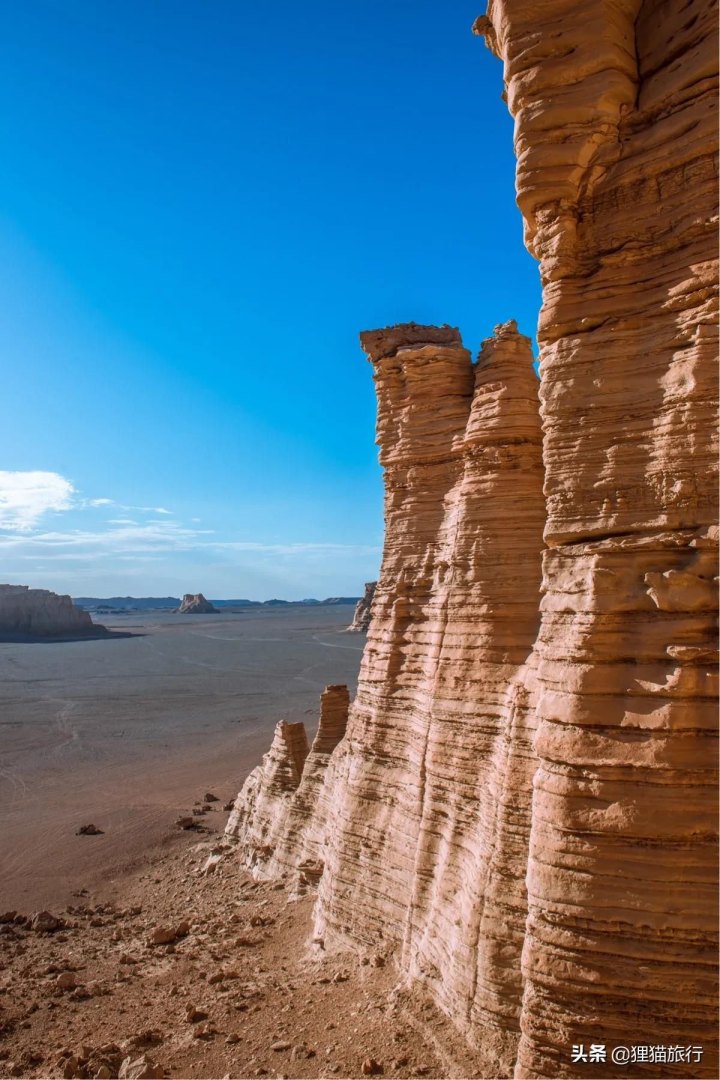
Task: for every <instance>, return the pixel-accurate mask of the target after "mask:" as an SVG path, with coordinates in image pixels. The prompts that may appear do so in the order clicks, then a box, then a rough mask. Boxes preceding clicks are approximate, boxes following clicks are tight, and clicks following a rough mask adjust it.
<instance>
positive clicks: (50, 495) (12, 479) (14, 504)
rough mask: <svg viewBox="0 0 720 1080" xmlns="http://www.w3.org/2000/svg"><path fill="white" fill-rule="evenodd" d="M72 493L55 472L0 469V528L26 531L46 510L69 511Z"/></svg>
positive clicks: (71, 489)
mask: <svg viewBox="0 0 720 1080" xmlns="http://www.w3.org/2000/svg"><path fill="white" fill-rule="evenodd" d="M75 494H76V491H75V487H74V486H73V484H72V483H71V482H70V481H69V480H66V479H65V477H64V476H60V474H59V473H56V472H41V471H39V470H33V471H28V472H9V471H4V470H0V528H3V529H17V530H19V531H21V532H26V531H28V530H30V529H32V528H34V527H35V525H36V524H37V522H38V521H39V520H40V518H41V517H42V516H43V514H47V513H48V512H50V511H58V510H69V509H70V507H71V506H72V504H73V497H74V496H75Z"/></svg>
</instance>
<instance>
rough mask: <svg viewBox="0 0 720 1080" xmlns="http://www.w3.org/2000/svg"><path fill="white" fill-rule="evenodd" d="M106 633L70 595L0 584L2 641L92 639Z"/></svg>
mask: <svg viewBox="0 0 720 1080" xmlns="http://www.w3.org/2000/svg"><path fill="white" fill-rule="evenodd" d="M105 632H106V631H105V627H104V626H99V625H98V624H96V623H94V622H93V621H92V619H91V617H90V615H88V613H87V612H86V611H81V610H80V608H78V607H75V605H74V604H73V602H72V599H71V598H70V597H69V596H61V595H59V594H58V593H54V592H51V591H50V590H49V589H31V588H30V587H29V586H28V585H0V639H3V638H4V639H12V638H15V637H29V638H56V637H72V636H75V635H79V636H87V637H91V636H92V635H97V636H100V635H102V634H104V633H105Z"/></svg>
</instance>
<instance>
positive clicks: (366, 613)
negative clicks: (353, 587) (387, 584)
mask: <svg viewBox="0 0 720 1080" xmlns="http://www.w3.org/2000/svg"><path fill="white" fill-rule="evenodd" d="M376 588H377V581H366V582H365V592H364V593H363V596H362V598H361V599H360V600H358V602H357V605H356V607H355V613H354V615H353V621H352V622H351V623H350V625H349V626H348V630H350V631H353V632H357V633H359V634H364V633H366V632H367V629H368V627H369V626H370V619H371V618H372V602H373V599H374V597H375V589H376Z"/></svg>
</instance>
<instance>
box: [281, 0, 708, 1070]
mask: <svg viewBox="0 0 720 1080" xmlns="http://www.w3.org/2000/svg"><path fill="white" fill-rule="evenodd" d="M713 26H714V17H713V5H712V4H711V3H709V2H708V0H689V2H683V3H682V4H672V3H669V2H668V0H645V2H641V0H616V2H614V3H612V4H605V3H601V4H597V3H592V4H590V3H581V4H574V3H570V0H550V2H548V3H544V4H542V5H538V4H528V3H527V2H526V0H492V2H491V4H490V8H489V10H488V15H487V16H486V17H484V18H483V19H481V20H479V21H478V24H477V30H478V32H480V33H483V34H484V35H485V37H486V40H487V42H488V44H489V45H490V46H491V48H492V49H493V50H494V51H495V52H496V53H497V55H499V56H500V57H501V58H502V60H503V62H504V72H505V86H506V93H507V100H508V105H509V108H510V110H511V112H512V113H513V115H514V117H515V121H516V129H515V132H516V133H515V139H516V150H517V155H518V170H517V190H518V203H519V206H520V209H521V211H522V214H523V218H524V221H525V235H526V242H527V244H528V247H529V248H530V250H531V252H532V253H533V254H534V255H535V256H536V257H537V258H538V260H539V262H540V269H541V274H542V280H543V306H542V310H541V313H540V321H539V332H538V340H539V344H540V361H541V372H542V380H541V383H540V402H541V414H542V423H543V432H544V438H543V440H542V462H543V464H544V474H545V479H544V491H545V500H543V496H542V489H541V485H542V482H543V481H542V468H541V437H540V426H539V417H538V412H537V408H536V404H535V401H534V398H535V394H536V383H535V382H534V376H533V374H532V369H531V355H530V350H529V345H528V343H527V341H526V340H525V339H523V338H522V337H521V336H520V335H518V334H517V332H516V330H515V328H514V327H513V326H512V325H508V326H505V327H501V328H499V329H498V331H497V332H496V334H495V336H494V338H493V339H491V340H489V341H488V342H486V343H484V346H483V349H482V350H481V353H480V357H479V360H478V363H477V364H475V365H473V364H472V362H471V359H470V356H469V354H468V353H467V351H466V350H465V349H464V348H463V346H462V343H461V341H460V338H459V334H458V333H457V331H456V330H453V329H452V328H450V327H435V328H432V327H422V326H416V325H415V324H407V325H403V326H399V327H393V328H389V329H386V330H382V331H375V332H372V333H368V334H365V335H363V337H362V340H363V346H364V348H365V350H366V352H367V353H368V355H369V357H370V359H371V361H372V363H373V368H374V373H375V380H376V385H377V392H378V440H379V443H380V448H381V462H382V464H383V467H384V470H385V482H386V500H385V518H386V540H385V550H384V556H383V565H382V570H381V575H380V580H379V582H378V587H377V593H376V597H375V601H374V607H373V620H372V624H371V627H370V632H369V636H368V642H367V646H366V649H365V653H364V657H363V663H362V669H361V674H360V680H359V685H358V692H357V697H356V700H355V702H354V704H353V706H352V708H351V713H350V720H349V723H348V729H347V734H346V736H345V738H344V739H342V741H341V742H340V743H339V744H338V746H337V748H336V750H335V751H334V753H333V754H332V755H331V757H330V760H329V762H328V763H327V767H326V769H325V771H324V775H325V778H326V779H325V782H324V784H323V785H322V786H321V787H320V801H321V802H322V804H323V806H324V810H323V814H322V815H321V818H322V820H326V821H327V822H328V827H327V828H326V829H325V834H324V837H323V838H322V839H321V840H320V841H319V846H317V847H316V852H317V856H316V857H317V861H318V863H322V865H323V872H322V875H321V878H320V884H319V892H318V903H317V905H316V927H315V935H316V936H317V937H320V938H322V939H324V941H325V945H326V947H327V948H330V947H332V944H333V942H344V943H347V942H350V943H355V944H359V945H368V944H370V945H372V946H373V947H374V948H381V949H383V950H384V951H386V952H390V953H393V954H394V957H395V960H396V962H397V964H398V966H399V968H400V970H401V971H403V972H404V973H405V974H406V976H407V977H409V978H417V979H420V980H422V982H423V983H424V985H425V986H426V987H427V988H428V990H429V991H430V992H432V993H433V994H434V996H435V997H436V999H437V1001H438V1002H439V1003H440V1004H441V1005H442V1006H443V1007H444V1008H446V1009H447V1011H448V1012H449V1013H450V1014H451V1015H452V1016H453V1018H454V1020H455V1022H456V1023H457V1024H458V1026H459V1027H460V1028H461V1029H463V1030H464V1031H465V1032H466V1034H467V1036H468V1038H469V1039H470V1041H471V1042H472V1043H473V1044H474V1045H475V1046H476V1048H477V1052H478V1061H479V1068H480V1069H481V1070H482V1073H483V1075H488V1076H510V1075H515V1076H517V1077H533V1076H538V1077H541V1076H544V1077H554V1076H577V1075H583V1076H616V1075H618V1066H617V1065H616V1064H613V1062H612V1060H611V1054H612V1050H613V1048H614V1047H615V1046H617V1045H621V1046H633V1045H637V1044H642V1045H646V1046H647V1045H648V1044H650V1045H661V1046H667V1045H671V1046H675V1045H677V1044H678V1043H683V1045H686V1046H688V1047H689V1046H702V1047H703V1048H704V1053H703V1055H702V1056H701V1058H700V1060H697V1059H696V1058H695V1057H693V1058H691V1057H688V1058H687V1060H685V1059H683V1058H677V1057H676V1058H675V1060H674V1061H672V1060H670V1061H669V1062H668V1061H667V1059H666V1061H665V1063H663V1064H662V1065H661V1066H660V1067H659V1066H658V1064H657V1063H656V1062H655V1061H653V1059H652V1058H650V1057H645V1058H644V1059H643V1058H640V1059H639V1060H638V1061H637V1062H633V1064H632V1074H633V1075H647V1076H657V1075H665V1076H668V1075H669V1076H672V1075H684V1076H688V1075H693V1076H713V1075H716V1072H717V1057H716V1026H715V1009H716V1000H717V998H716V990H717V988H716V979H715V971H716V951H715V944H714V942H715V937H716V926H717V913H716V884H715V878H716V848H715V834H716V820H717V819H716V790H717V787H716V761H717V754H716V744H715V743H714V741H713V740H714V738H715V728H716V716H717V702H716V697H717V685H716V667H715V664H714V660H713V657H714V654H716V649H715V642H716V625H717V622H716V610H717V603H716V596H717V593H716V584H715V575H716V572H717V571H716V568H717V561H716V554H715V545H716V531H717V530H716V522H717V500H716V490H717V476H716V461H717V446H716V441H715V427H716V425H715V417H716V412H717V384H716V368H715V358H716V343H717V307H716V288H715V285H716V280H717V262H716V243H715V236H716V216H715V215H716V204H715V177H716V122H715V120H714V113H713V111H714V107H715V100H716V97H715V94H716V60H715V50H714V45H713V34H712V29H713ZM545 502H546V504H547V505H545ZM543 525H544V542H545V545H546V548H545V551H544V553H543V550H542V549H543V542H542V533H543ZM541 559H542V571H541ZM541 574H542V584H541ZM540 593H541V594H542V595H541V596H540ZM328 807H330V810H329V811H328V809H327V808H328ZM305 818H306V820H308V821H309V820H311V818H312V809H311V808H308V810H307V812H306V814H305ZM303 836H304V826H301V827H299V828H297V829H295V832H294V840H293V845H294V846H293V850H292V851H290V852H289V853H288V847H287V844H285V847H284V848H283V851H284V854H283V862H282V865H283V867H285V868H287V867H291V869H292V870H293V872H294V873H296V872H297V866H298V865H299V858H300V855H299V851H300V848H301V846H302V843H303V842H304V840H303ZM315 836H316V837H317V833H315ZM271 847H272V845H271ZM272 858H273V855H272V852H271V853H270V855H268V856H266V858H265V864H264V865H265V866H266V867H267V868H268V870H269V872H271V873H275V872H276V871H274V870H272V868H271V863H272ZM593 1043H594V1044H598V1043H600V1044H604V1045H605V1046H606V1058H607V1060H606V1062H605V1063H603V1061H602V1060H599V1061H597V1060H596V1061H595V1062H588V1061H584V1062H582V1061H581V1063H579V1064H578V1063H573V1062H572V1060H571V1048H572V1046H573V1044H576V1045H577V1044H582V1045H583V1046H584V1047H585V1049H586V1050H587V1048H588V1047H589V1046H590V1044H593Z"/></svg>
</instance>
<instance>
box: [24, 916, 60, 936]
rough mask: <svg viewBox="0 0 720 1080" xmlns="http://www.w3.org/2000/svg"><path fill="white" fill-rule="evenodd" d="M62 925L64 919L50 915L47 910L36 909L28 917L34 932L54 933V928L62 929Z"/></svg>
mask: <svg viewBox="0 0 720 1080" xmlns="http://www.w3.org/2000/svg"><path fill="white" fill-rule="evenodd" d="M64 926H65V920H64V919H60V918H58V917H57V916H55V915H51V914H50V912H49V911H38V912H37V913H36V914H35V915H33V916H32V917H31V919H30V929H31V930H34V931H35V933H36V934H54V933H55V931H56V930H62V929H63V928H64Z"/></svg>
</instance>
